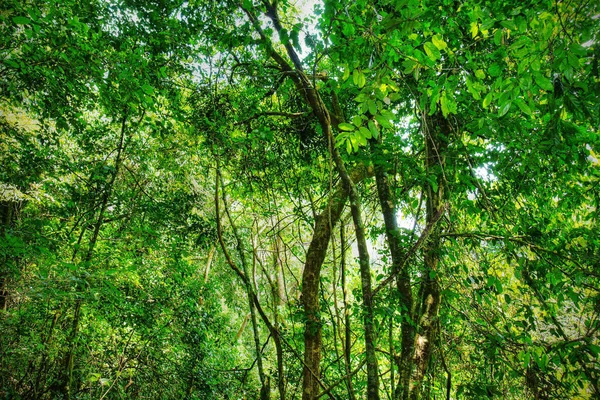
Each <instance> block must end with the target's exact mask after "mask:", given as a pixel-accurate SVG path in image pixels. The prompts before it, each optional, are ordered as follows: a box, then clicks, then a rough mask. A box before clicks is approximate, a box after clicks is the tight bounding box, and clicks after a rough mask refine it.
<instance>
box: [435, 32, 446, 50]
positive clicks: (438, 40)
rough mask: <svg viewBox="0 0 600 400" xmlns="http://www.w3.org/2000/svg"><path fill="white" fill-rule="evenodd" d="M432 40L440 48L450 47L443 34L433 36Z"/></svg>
mask: <svg viewBox="0 0 600 400" xmlns="http://www.w3.org/2000/svg"><path fill="white" fill-rule="evenodd" d="M431 42H432V43H433V44H434V45H435V47H437V48H438V49H440V50H444V49H446V48H447V47H448V44H447V43H446V42H445V41H444V39H442V35H434V36H433V37H432V38H431Z"/></svg>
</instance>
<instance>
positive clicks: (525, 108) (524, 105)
mask: <svg viewBox="0 0 600 400" xmlns="http://www.w3.org/2000/svg"><path fill="white" fill-rule="evenodd" d="M515 103H517V106H519V108H520V109H521V111H523V112H524V113H525V114H527V115H529V116H531V115H533V111H531V108H530V107H529V106H528V105H527V103H526V102H525V101H524V100H523V99H517V100H515Z"/></svg>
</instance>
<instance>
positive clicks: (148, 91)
mask: <svg viewBox="0 0 600 400" xmlns="http://www.w3.org/2000/svg"><path fill="white" fill-rule="evenodd" d="M142 90H143V91H144V93H146V94H147V95H151V94H152V93H154V88H153V87H152V86H150V85H148V84H147V83H146V84H144V85H142Z"/></svg>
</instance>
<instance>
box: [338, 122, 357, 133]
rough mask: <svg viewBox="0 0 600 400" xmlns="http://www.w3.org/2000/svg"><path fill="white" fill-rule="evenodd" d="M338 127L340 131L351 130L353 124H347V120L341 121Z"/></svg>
mask: <svg viewBox="0 0 600 400" xmlns="http://www.w3.org/2000/svg"><path fill="white" fill-rule="evenodd" d="M338 128H339V129H340V130H341V131H349V132H351V131H353V130H354V129H355V127H354V125H352V124H349V123H347V122H342V123H341V124H339V125H338Z"/></svg>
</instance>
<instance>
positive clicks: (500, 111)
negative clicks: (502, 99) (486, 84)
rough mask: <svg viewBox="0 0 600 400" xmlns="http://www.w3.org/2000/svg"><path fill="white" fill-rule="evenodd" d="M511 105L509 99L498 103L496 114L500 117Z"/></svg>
mask: <svg viewBox="0 0 600 400" xmlns="http://www.w3.org/2000/svg"><path fill="white" fill-rule="evenodd" d="M511 105H512V102H511V101H507V102H506V103H503V104H500V107H499V108H498V116H499V117H502V116H503V115H505V114H506V113H507V112H508V110H510V106H511Z"/></svg>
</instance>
